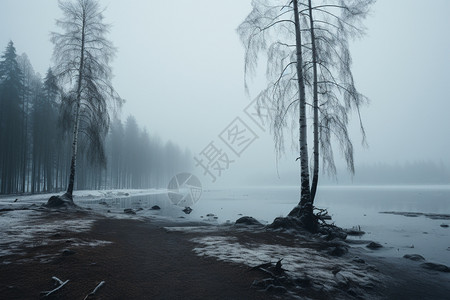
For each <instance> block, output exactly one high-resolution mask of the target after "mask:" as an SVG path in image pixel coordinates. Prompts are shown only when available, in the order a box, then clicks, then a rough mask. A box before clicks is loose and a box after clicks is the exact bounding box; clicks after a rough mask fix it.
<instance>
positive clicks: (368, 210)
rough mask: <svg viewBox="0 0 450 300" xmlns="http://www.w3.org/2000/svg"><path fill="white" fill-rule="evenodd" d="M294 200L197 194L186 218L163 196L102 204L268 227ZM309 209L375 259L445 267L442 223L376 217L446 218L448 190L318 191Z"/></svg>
mask: <svg viewBox="0 0 450 300" xmlns="http://www.w3.org/2000/svg"><path fill="white" fill-rule="evenodd" d="M298 199H299V191H298V188H297V187H246V188H227V189H211V190H205V191H203V194H202V196H201V198H200V200H199V201H198V202H197V203H196V204H195V205H193V206H192V208H193V211H192V213H191V214H189V215H187V214H184V213H183V212H182V211H181V208H180V207H177V206H175V205H173V204H172V203H171V202H170V200H169V198H168V196H167V195H166V194H164V193H163V194H155V195H147V196H136V197H128V198H122V199H107V200H105V202H106V203H107V207H108V209H114V208H115V209H124V208H139V207H141V208H144V212H143V213H149V214H155V215H162V216H169V217H174V218H180V217H183V218H184V219H186V220H207V221H210V222H214V223H215V222H218V223H225V222H227V221H229V222H234V221H235V220H236V219H238V218H239V217H240V216H241V215H250V216H253V217H255V218H257V219H258V220H260V221H261V222H263V223H270V222H272V221H273V219H274V218H276V217H279V216H285V215H287V214H288V213H289V211H290V210H291V209H292V208H293V207H294V205H296V203H297V202H298ZM98 202H99V201H98V200H93V201H82V203H79V204H81V205H83V206H88V207H89V206H96V209H98ZM153 205H159V206H160V207H161V210H159V211H150V210H148V209H149V208H151V207H152V206H153ZM315 205H316V206H317V207H320V208H326V209H328V212H329V214H330V215H331V216H332V218H333V220H332V221H333V222H335V224H336V225H338V226H340V227H344V228H351V227H353V226H360V227H361V230H363V231H365V232H366V234H365V235H364V236H362V237H361V239H363V240H373V241H377V242H379V243H381V244H383V245H384V246H385V248H384V249H382V250H377V251H376V252H374V253H375V254H377V255H380V256H399V257H401V256H403V255H404V254H412V253H416V254H421V255H422V256H424V257H425V258H426V259H427V260H428V261H432V262H437V263H444V264H447V265H450V228H448V227H441V226H440V225H442V224H448V225H450V220H449V219H448V218H447V219H445V218H440V219H432V218H430V217H427V216H423V215H419V216H415V217H411V216H403V215H395V214H384V213H380V212H392V211H394V212H422V213H428V214H450V186H343V187H342V186H341V187H337V186H322V187H320V188H319V190H318V194H317V197H316V202H315ZM107 207H106V206H105V208H104V209H107ZM207 215H209V216H207ZM352 239H358V238H352Z"/></svg>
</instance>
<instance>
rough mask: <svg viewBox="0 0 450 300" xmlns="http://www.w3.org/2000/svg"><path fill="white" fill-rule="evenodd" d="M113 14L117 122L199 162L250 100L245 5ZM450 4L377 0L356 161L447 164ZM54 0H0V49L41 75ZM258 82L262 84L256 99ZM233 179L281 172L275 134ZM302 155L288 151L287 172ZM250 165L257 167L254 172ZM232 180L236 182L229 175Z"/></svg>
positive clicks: (366, 45) (213, 1)
mask: <svg viewBox="0 0 450 300" xmlns="http://www.w3.org/2000/svg"><path fill="white" fill-rule="evenodd" d="M101 3H102V5H104V6H105V5H106V6H107V10H106V12H105V16H106V22H108V23H111V24H112V25H113V27H112V30H111V35H110V38H111V39H112V40H113V42H114V44H115V46H116V47H117V48H118V54H117V57H116V59H115V61H114V63H113V67H114V74H115V79H114V83H115V86H116V89H117V90H118V92H119V93H120V95H121V96H122V97H124V98H125V99H126V100H127V103H126V104H125V107H124V109H123V113H122V115H123V116H124V117H126V116H127V115H128V114H133V115H134V116H136V118H137V120H138V122H139V124H140V125H142V126H145V127H146V128H147V129H148V130H149V132H150V133H152V134H155V133H157V134H158V135H159V136H161V137H162V138H163V139H164V140H168V139H171V140H173V141H175V142H177V143H178V144H179V145H181V146H183V147H184V146H187V147H189V148H190V149H191V151H192V152H193V153H194V154H196V153H198V152H200V151H201V150H202V149H203V148H204V147H205V146H206V145H207V144H208V143H209V142H210V141H212V140H217V135H218V134H219V133H220V132H221V131H222V130H223V129H224V128H225V127H226V126H227V125H228V124H229V123H230V122H231V121H232V120H233V119H234V118H235V117H237V116H239V115H241V114H242V110H243V108H244V107H245V106H246V105H247V104H248V103H249V101H250V99H249V98H248V96H247V95H246V94H245V91H244V86H243V70H244V67H243V65H244V62H243V56H244V51H243V47H242V46H241V44H240V41H239V38H238V36H237V34H236V31H235V29H236V27H237V26H238V25H239V23H240V22H241V21H242V20H243V19H244V18H245V16H246V15H247V14H248V13H249V12H250V8H251V6H250V0H246V1H244V0H233V1H231V0H230V1H217V0H179V1H149V0H134V1H117V0H102V1H101ZM449 11H450V1H448V0H433V1H430V2H429V3H427V5H425V3H424V1H418V0H414V1H412V0H401V1H400V0H395V1H393V0H379V1H378V2H377V3H376V4H375V6H374V9H373V11H372V15H371V16H370V17H369V18H368V19H367V20H366V25H367V28H368V31H367V36H366V37H364V38H363V39H362V40H359V41H356V42H355V43H353V44H352V49H351V50H352V55H353V62H354V76H355V80H356V83H357V86H358V87H359V88H360V90H361V92H363V93H364V94H365V95H366V96H368V97H369V98H370V100H371V104H370V106H368V107H365V108H363V110H362V116H363V120H364V122H365V125H366V129H367V135H368V141H369V145H370V148H369V149H363V148H361V147H360V146H359V134H358V131H357V130H356V126H354V127H355V130H353V131H354V134H353V137H354V138H353V140H354V144H355V147H356V153H355V159H356V164H360V163H372V162H381V161H385V162H390V163H393V162H405V161H414V160H433V161H437V162H438V161H440V160H442V161H444V162H446V163H449V162H450V160H449V156H448V154H447V152H448V149H449V148H450V119H449V117H448V115H449V109H450V96H449V84H450V34H449V32H448V31H449V29H450V19H449V18H448V16H447V14H448V12H449ZM59 16H60V12H59V8H58V7H57V2H56V1H50V0H40V1H37V0H0V28H1V30H0V48H1V51H2V52H3V50H4V48H5V47H6V44H7V43H8V41H9V40H10V39H11V40H13V41H14V43H15V46H16V48H17V51H18V53H19V54H20V53H22V52H26V53H27V54H28V56H29V58H30V60H31V63H32V64H33V66H34V68H35V70H36V71H38V72H40V73H41V74H45V71H46V69H47V68H48V67H49V66H51V53H52V48H53V46H52V44H51V43H50V41H49V32H50V31H54V30H57V29H56V28H55V25H54V24H55V22H54V20H55V19H56V18H58V17H59ZM258 86H259V87H260V86H261V83H260V82H258V81H256V82H255V85H254V89H253V96H254V95H255V93H254V91H255V90H256V89H257V88H258ZM258 135H260V139H259V140H257V141H256V142H255V143H254V144H252V145H251V146H250V147H249V148H248V149H247V150H246V152H245V153H244V154H243V155H242V157H241V158H240V159H239V161H236V162H235V165H234V166H231V167H230V168H231V170H230V172H229V175H227V176H234V175H235V174H237V173H242V172H241V171H242V170H243V169H244V168H245V169H250V170H249V171H247V172H248V173H249V174H251V172H252V171H253V172H254V169H255V168H257V169H258V170H259V169H261V168H263V166H265V167H264V168H263V169H265V170H267V172H275V157H274V151H273V144H272V143H271V137H270V136H268V135H267V134H262V132H258ZM294 159H295V154H291V153H289V152H288V158H287V159H286V161H287V162H289V163H285V165H286V166H285V167H288V168H292V169H295V167H296V166H295V165H294V164H293V163H291V162H292V161H293V160H294ZM252 169H253V170H252ZM233 174H234V175H233Z"/></svg>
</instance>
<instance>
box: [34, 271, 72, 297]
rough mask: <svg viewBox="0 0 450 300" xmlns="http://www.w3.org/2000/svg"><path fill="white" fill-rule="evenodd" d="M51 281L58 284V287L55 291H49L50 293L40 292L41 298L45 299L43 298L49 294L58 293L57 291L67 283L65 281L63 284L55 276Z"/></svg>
mask: <svg viewBox="0 0 450 300" xmlns="http://www.w3.org/2000/svg"><path fill="white" fill-rule="evenodd" d="M52 279H53V280H54V281H56V282H57V283H59V285H58V286H57V287H56V288H55V289H53V290H51V291H44V292H41V297H42V298H45V297H48V296H50V295H51V294H53V293H54V292H56V291H58V290H59V289H60V288H62V287H63V286H64V285H65V284H66V283H68V282H69V280H66V281H64V282H63V281H62V280H61V279H59V278H58V277H56V276H53V277H52Z"/></svg>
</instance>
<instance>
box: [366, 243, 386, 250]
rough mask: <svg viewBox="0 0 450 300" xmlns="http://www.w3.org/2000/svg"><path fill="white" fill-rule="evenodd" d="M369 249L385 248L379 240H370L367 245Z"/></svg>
mask: <svg viewBox="0 0 450 300" xmlns="http://www.w3.org/2000/svg"><path fill="white" fill-rule="evenodd" d="M366 247H367V248H369V249H380V248H383V246H382V245H381V244H380V243H377V242H370V243H369V244H368V245H367V246H366Z"/></svg>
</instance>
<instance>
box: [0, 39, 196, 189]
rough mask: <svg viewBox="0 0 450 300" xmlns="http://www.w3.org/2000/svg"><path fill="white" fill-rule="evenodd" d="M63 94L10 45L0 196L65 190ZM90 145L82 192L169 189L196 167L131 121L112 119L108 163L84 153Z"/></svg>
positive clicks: (1, 84)
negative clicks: (176, 177) (177, 177)
mask: <svg viewBox="0 0 450 300" xmlns="http://www.w3.org/2000/svg"><path fill="white" fill-rule="evenodd" d="M60 97H61V93H60V88H59V87H58V83H57V80H56V78H55V76H54V74H53V73H52V70H51V69H49V70H48V71H47V74H46V75H45V78H41V76H40V75H39V73H35V72H34V70H33V67H32V65H31V63H30V61H29V59H28V57H27V55H26V54H22V55H20V56H17V54H16V49H15V47H14V44H13V42H9V43H8V45H7V47H6V50H5V51H4V53H3V55H2V56H1V58H0V194H15V193H40V192H57V191H62V190H64V189H65V188H66V187H67V180H68V177H69V172H70V170H69V167H70V166H69V163H70V155H71V151H70V146H71V145H70V142H71V133H70V131H65V130H63V128H64V126H62V124H61V118H60V111H61V108H60V105H61V98H60ZM82 136H83V135H82ZM88 142H89V141H88V140H87V139H86V138H81V141H80V145H79V161H78V162H77V165H78V166H77V170H78V173H77V176H76V183H75V184H76V189H102V188H108V189H116V188H150V187H165V186H166V184H167V182H168V181H169V180H170V178H171V177H172V176H173V175H175V174H176V173H177V172H180V171H188V170H189V169H190V168H191V166H190V162H191V159H190V154H189V153H188V151H181V150H180V148H179V147H178V146H177V145H175V144H173V143H172V142H170V141H169V142H167V143H163V142H162V141H161V140H160V139H158V138H157V137H151V136H150V135H149V133H148V132H147V131H146V130H145V129H141V128H139V126H138V124H137V123H136V120H135V119H134V117H132V116H130V117H128V118H127V120H126V122H124V123H122V122H121V121H120V120H117V119H116V120H114V121H113V122H112V124H111V127H110V131H109V134H108V136H107V138H106V141H105V144H106V155H107V157H106V158H107V160H106V163H105V162H102V161H98V160H96V159H95V157H93V156H92V155H90V154H89V153H88V151H86V150H87V143H88Z"/></svg>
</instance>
